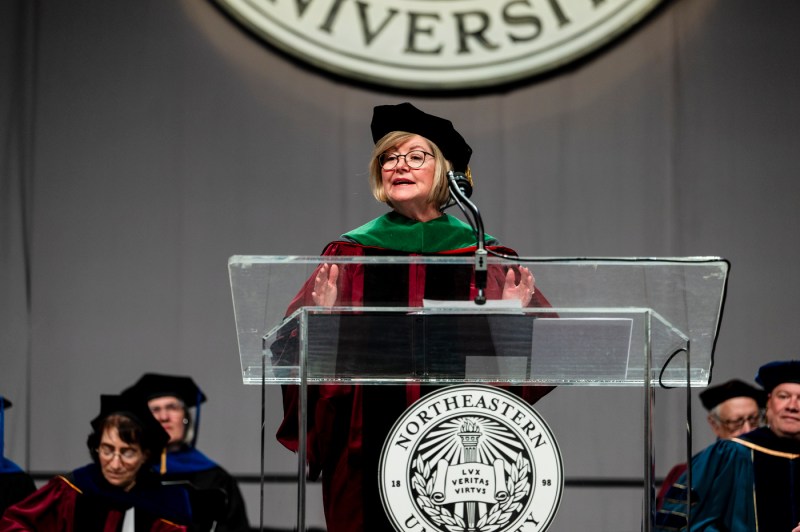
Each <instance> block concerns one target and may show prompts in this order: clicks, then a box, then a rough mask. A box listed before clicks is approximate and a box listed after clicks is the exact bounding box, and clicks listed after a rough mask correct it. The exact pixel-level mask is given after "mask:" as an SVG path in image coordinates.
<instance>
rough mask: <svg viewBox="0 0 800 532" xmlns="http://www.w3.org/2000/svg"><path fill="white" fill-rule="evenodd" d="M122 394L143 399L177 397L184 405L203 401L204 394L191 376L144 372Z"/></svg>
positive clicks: (193, 404)
mask: <svg viewBox="0 0 800 532" xmlns="http://www.w3.org/2000/svg"><path fill="white" fill-rule="evenodd" d="M122 393H123V394H124V395H128V394H134V395H136V396H138V397H140V398H141V399H144V400H145V401H149V400H150V399H155V398H156V397H165V396H173V397H178V398H179V399H181V400H182V401H183V403H184V404H185V405H186V406H197V405H198V404H200V403H202V402H205V400H206V396H205V394H204V393H203V392H202V391H201V390H200V388H199V387H198V386H197V384H195V382H194V380H192V378H191V377H185V376H182V375H161V374H158V373H145V374H144V375H142V377H141V378H140V379H139V380H138V381H136V384H134V385H133V386H131V387H129V388H127V389H125V391H123V392H122Z"/></svg>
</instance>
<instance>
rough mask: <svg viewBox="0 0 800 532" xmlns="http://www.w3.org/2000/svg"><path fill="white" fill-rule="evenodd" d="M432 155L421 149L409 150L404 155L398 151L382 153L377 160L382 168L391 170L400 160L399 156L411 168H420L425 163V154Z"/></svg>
mask: <svg viewBox="0 0 800 532" xmlns="http://www.w3.org/2000/svg"><path fill="white" fill-rule="evenodd" d="M426 155H427V156H429V157H433V154H432V153H428V152H426V151H422V150H411V151H410V152H408V153H406V154H405V155H401V154H399V153H388V152H387V153H382V154H380V155H379V156H378V162H379V163H380V165H381V168H383V169H384V170H391V169H392V168H394V167H395V166H397V163H398V162H400V157H402V158H403V159H405V160H406V164H407V165H408V166H409V167H411V168H420V167H422V165H423V164H425V156H426Z"/></svg>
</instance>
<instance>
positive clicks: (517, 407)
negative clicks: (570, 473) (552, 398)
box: [378, 385, 564, 532]
mask: <svg viewBox="0 0 800 532" xmlns="http://www.w3.org/2000/svg"><path fill="white" fill-rule="evenodd" d="M378 474H379V483H380V488H381V499H382V500H383V506H384V509H385V510H386V513H387V515H388V516H389V520H390V521H391V522H392V524H393V526H394V527H395V529H396V530H398V531H402V532H414V531H419V532H422V531H423V530H425V531H442V532H462V531H463V532H467V531H470V532H472V531H474V532H505V531H508V532H512V531H513V532H518V531H519V532H527V531H543V530H545V529H547V527H548V526H549V525H550V523H551V521H552V519H553V517H554V516H555V513H556V510H557V509H558V505H559V503H560V501H561V494H562V491H563V488H564V475H563V467H562V462H561V453H560V451H559V449H558V444H557V443H556V440H555V438H554V437H553V434H552V433H551V432H550V429H549V427H548V426H547V424H546V423H545V422H544V420H543V419H542V418H541V417H540V416H539V414H538V413H537V412H536V411H535V410H534V409H533V408H532V407H531V406H530V405H529V404H528V403H526V402H525V401H524V400H522V399H520V398H519V397H517V396H515V395H513V394H511V393H509V392H507V391H505V390H503V389H501V388H497V387H494V386H484V385H459V386H450V387H447V388H444V389H442V390H439V391H437V392H435V393H431V394H430V395H426V396H424V397H422V398H421V399H420V400H419V401H417V402H416V403H414V404H413V405H412V406H411V407H409V408H408V410H406V412H405V413H404V414H403V415H402V416H401V417H400V419H398V420H397V422H396V423H395V425H394V427H393V428H392V431H391V432H390V433H389V436H388V437H387V439H386V442H385V443H384V446H383V452H382V453H381V461H380V467H379V472H378Z"/></svg>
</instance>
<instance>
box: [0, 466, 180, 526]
mask: <svg viewBox="0 0 800 532" xmlns="http://www.w3.org/2000/svg"><path fill="white" fill-rule="evenodd" d="M140 476H141V475H140ZM130 508H134V516H135V517H134V522H135V524H136V532H178V531H186V530H187V528H186V526H184V525H181V524H178V523H177V522H176V521H181V522H183V523H188V522H189V519H190V510H189V501H188V498H187V495H186V493H185V491H184V490H183V489H182V488H178V487H176V486H161V485H160V484H158V481H157V480H155V479H153V478H147V479H145V478H144V477H142V482H139V481H137V483H136V485H135V486H134V487H133V489H132V490H131V491H130V492H125V491H123V490H121V489H119V488H116V487H114V486H111V485H110V484H108V483H107V482H105V479H103V477H102V474H101V473H100V470H99V467H98V466H97V465H95V464H90V465H88V466H85V467H82V468H80V469H76V470H75V471H73V472H72V473H70V474H69V475H66V476H58V477H55V478H53V479H52V480H50V482H48V483H47V484H46V485H45V486H43V487H42V488H41V489H39V490H36V491H35V492H33V493H32V494H31V495H29V496H28V497H27V498H25V499H23V500H22V501H20V502H19V503H17V504H15V505H13V506H11V507H9V508H8V509H7V510H6V512H5V513H4V514H3V517H2V519H0V531H1V532H17V531H38V530H47V531H48V532H50V531H52V532H119V531H120V530H121V529H122V528H121V527H122V523H123V519H124V517H125V512H126V511H127V510H128V509H130Z"/></svg>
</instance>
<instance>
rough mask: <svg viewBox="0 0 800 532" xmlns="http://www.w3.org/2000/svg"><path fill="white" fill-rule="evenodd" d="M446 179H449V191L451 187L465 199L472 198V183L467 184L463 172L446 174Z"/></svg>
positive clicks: (467, 181)
mask: <svg viewBox="0 0 800 532" xmlns="http://www.w3.org/2000/svg"><path fill="white" fill-rule="evenodd" d="M448 177H449V178H450V185H451V190H452V187H456V188H457V189H458V190H459V191H461V193H462V194H463V195H464V197H465V198H469V197H471V196H472V183H470V182H469V178H468V177H467V176H466V174H464V173H463V172H450V173H448Z"/></svg>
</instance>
